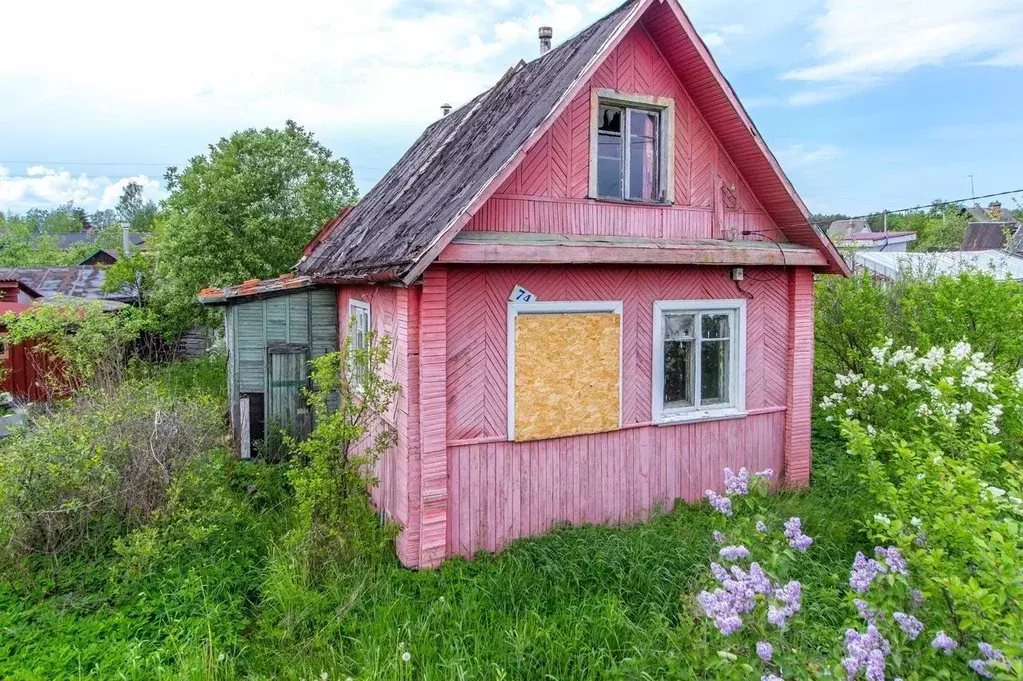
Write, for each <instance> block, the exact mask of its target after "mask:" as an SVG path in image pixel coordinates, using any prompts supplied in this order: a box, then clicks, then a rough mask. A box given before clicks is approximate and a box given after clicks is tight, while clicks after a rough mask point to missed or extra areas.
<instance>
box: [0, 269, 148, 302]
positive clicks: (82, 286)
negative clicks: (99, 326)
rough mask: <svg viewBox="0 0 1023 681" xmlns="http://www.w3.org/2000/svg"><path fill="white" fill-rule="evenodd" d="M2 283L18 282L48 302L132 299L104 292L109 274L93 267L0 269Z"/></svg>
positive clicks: (128, 296) (121, 300)
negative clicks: (61, 297)
mask: <svg viewBox="0 0 1023 681" xmlns="http://www.w3.org/2000/svg"><path fill="white" fill-rule="evenodd" d="M0 279H17V280H18V281H20V282H23V283H24V284H26V285H27V286H29V287H30V288H32V289H34V290H36V291H38V292H39V293H40V294H42V297H43V298H46V299H52V298H54V297H57V296H65V297H68V298H84V299H86V300H107V301H118V302H131V301H132V299H133V298H132V296H131V295H130V294H128V293H106V292H104V291H103V288H102V287H103V281H104V280H105V279H106V272H105V270H104V268H102V267H95V266H92V265H78V266H75V267H12V268H7V269H0Z"/></svg>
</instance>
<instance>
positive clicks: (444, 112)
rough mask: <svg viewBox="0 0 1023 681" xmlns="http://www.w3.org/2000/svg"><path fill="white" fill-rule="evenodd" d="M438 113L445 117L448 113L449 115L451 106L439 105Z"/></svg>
mask: <svg viewBox="0 0 1023 681" xmlns="http://www.w3.org/2000/svg"><path fill="white" fill-rule="evenodd" d="M440 112H441V114H442V115H444V116H447V115H448V114H449V113H451V105H450V104H441V105H440Z"/></svg>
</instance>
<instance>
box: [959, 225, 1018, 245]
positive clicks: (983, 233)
mask: <svg viewBox="0 0 1023 681" xmlns="http://www.w3.org/2000/svg"><path fill="white" fill-rule="evenodd" d="M1015 226H1016V225H1014V224H1013V223H1011V222H971V223H970V224H969V225H967V227H966V234H964V235H963V243H962V245H961V246H960V247H959V250H960V251H986V250H991V249H994V250H998V249H1000V248H1002V246H1004V245H1005V238H1006V236H1008V234H1007V233H1011V232H1012V230H1013V228H1014V227H1015Z"/></svg>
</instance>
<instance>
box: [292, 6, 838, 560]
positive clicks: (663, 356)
mask: <svg viewBox="0 0 1023 681" xmlns="http://www.w3.org/2000/svg"><path fill="white" fill-rule="evenodd" d="M328 227H329V229H326V230H325V231H324V232H323V233H321V234H320V235H319V236H318V237H317V239H316V241H315V242H314V243H313V244H311V245H310V248H309V249H308V250H307V254H306V256H305V257H303V259H302V262H300V263H299V265H298V276H299V277H301V278H303V280H304V281H308V282H314V283H316V284H317V285H320V286H323V285H328V286H334V287H336V289H337V297H338V298H337V300H338V310H339V313H338V316H339V319H338V324H339V326H340V328H341V331H342V333H344V332H345V330H346V326H347V323H348V320H349V318H350V317H352V316H354V317H355V319H356V321H357V326H358V328H359V329H360V330H365V329H370V328H372V329H375V330H376V331H378V332H379V333H380V334H387V335H388V336H389V337H390V338H391V339H392V343H393V366H392V371H393V376H394V378H395V379H396V380H397V381H398V382H399V383H400V385H401V388H402V390H401V394H400V396H399V398H398V399H397V404H396V405H395V408H394V411H393V414H391V416H390V418H392V419H393V423H394V425H395V426H396V428H397V431H398V433H399V439H398V444H397V446H396V447H395V448H394V449H393V451H390V452H389V453H388V454H387V455H386V456H385V457H384V458H383V459H382V460H381V462H380V464H379V471H378V474H379V478H380V480H381V484H380V486H379V488H378V489H376V490H374V500H375V502H376V503H377V504H378V505H379V506H380V507H381V508H382V509H383V510H384V511H385V512H386V513H387V514H388V515H389V517H390V518H391V519H392V520H393V521H394V522H396V523H398V524H399V525H400V526H401V527H402V528H403V529H402V531H401V533H400V535H399V537H398V540H397V551H398V555H399V557H400V559H401V561H402V562H403V563H404V564H405V565H408V566H411V567H424V566H433V565H437V564H438V563H439V562H441V561H442V560H443V559H445V558H447V557H449V556H456V555H462V556H470V555H472V554H473V553H475V552H476V551H479V550H486V551H497V550H499V549H500V548H501V547H502V546H504V545H505V544H507V543H508V542H510V541H511V540H513V539H516V538H518V537H525V536H529V535H535V534H538V533H542V532H544V531H547V530H549V529H550V528H551V527H553V526H554V525H555V524H558V523H623V522H630V521H633V520H637V519H642V518H644V517H645V516H646V515H647V514H648V513H649V511H650V510H651V509H653V508H655V507H658V506H659V507H662V508H670V507H671V506H672V505H673V504H674V503H675V502H676V500H678V499H682V500H686V501H696V500H698V499H699V498H700V497H701V496H702V495H703V493H704V490H706V489H719V488H721V487H722V469H723V468H724V467H725V466H731V467H734V468H737V467H739V466H748V467H751V468H755V469H758V470H759V469H763V468H768V467H771V468H773V469H775V470H776V471H778V472H779V473H780V475H781V479H782V480H783V481H784V482H785V483H790V484H794V485H805V484H807V483H808V480H809V475H810V402H811V392H812V391H811V387H812V386H811V380H812V378H811V377H812V368H813V367H812V363H813V304H814V301H813V276H814V273H815V272H818V273H838V274H844V273H846V267H845V265H844V263H843V261H842V259H841V257H840V256H839V255H838V253H837V252H836V250H835V248H834V247H833V246H832V244H831V242H830V241H829V240H828V238H827V237H826V236H825V235H824V234H823V233H822V232H821V231H820V230H819V229H818V227H817V226H816V225H815V224H814V223H813V221H812V220H811V218H810V214H809V212H808V211H807V209H806V206H804V205H803V202H802V201H801V200H800V198H799V197H798V196H797V195H796V192H795V190H794V189H793V188H792V185H791V184H790V183H789V181H788V180H787V179H786V177H785V175H784V173H783V172H782V170H781V168H780V167H779V165H778V162H777V161H776V160H775V158H774V156H773V155H772V154H771V152H770V151H769V150H768V148H767V145H766V144H765V143H764V140H763V139H762V138H761V137H760V135H759V133H758V132H757V129H756V127H755V126H754V125H753V123H752V122H751V120H750V118H749V116H748V115H747V114H746V112H745V111H744V110H743V108H742V106H741V104H740V103H739V101H738V99H737V98H736V96H735V93H734V92H733V91H732V89H731V87H730V86H729V84H728V82H727V81H726V80H725V78H724V77H723V76H722V74H721V73H720V71H719V70H718V68H717V66H716V65H715V63H714V61H713V59H712V58H711V56H710V53H709V52H708V50H707V47H706V45H704V43H703V42H702V41H701V40H700V38H699V36H697V34H696V31H695V30H694V29H693V26H692V24H691V23H690V21H689V19H688V18H687V17H686V15H685V13H684V12H683V10H682V7H681V6H680V5H679V4H678V2H677V0H631V1H630V2H627V3H625V4H624V5H622V6H621V7H620V8H618V9H616V10H615V11H613V12H612V13H611V14H609V15H608V16H606V17H604V18H603V19H601V20H599V21H598V22H596V23H595V24H593V25H592V26H590V27H589V28H587V29H585V30H584V31H583V32H582V33H580V34H579V35H577V36H576V37H574V38H572V39H571V40H569V41H568V42H565V43H564V44H562V45H560V46H558V47H557V48H555V49H553V50H550V51H547V52H546V53H545V54H543V56H541V57H540V58H539V59H536V60H534V61H532V62H530V63H519V64H518V65H516V66H514V67H513V68H511V69H509V70H508V72H507V73H506V74H505V75H504V76H503V77H502V78H501V80H500V81H499V82H498V83H497V84H496V85H494V87H492V88H491V89H490V90H488V91H486V92H484V93H482V94H480V95H479V96H477V97H476V98H475V99H473V100H472V101H470V102H468V103H467V104H465V105H464V106H462V107H461V108H458V109H456V110H454V111H452V112H450V113H449V114H448V115H446V116H444V117H442V118H440V119H439V120H438V121H437V122H436V123H434V124H433V125H431V126H430V127H429V128H428V129H427V130H426V131H425V132H424V133H423V135H422V136H421V137H420V138H419V140H418V141H417V142H416V143H415V144H414V145H413V146H412V148H411V149H409V150H408V152H407V153H406V154H405V155H404V156H403V157H402V158H401V159H400V160H399V161H398V163H397V164H396V165H395V166H394V167H393V168H392V169H391V170H390V171H389V172H388V173H387V175H386V176H384V178H383V179H382V180H381V181H380V183H379V184H378V185H377V186H376V187H374V188H373V190H372V191H371V192H370V193H369V194H368V195H367V196H366V197H365V198H364V199H363V200H362V201H361V202H360V203H359V204H358V205H357V206H355V207H354V208H353V209H352V210H351V211H349V212H348V213H346V214H344V215H343V216H341V217H340V218H339V219H338V220H335V221H334V222H332V223H331V224H330V225H329V226H328Z"/></svg>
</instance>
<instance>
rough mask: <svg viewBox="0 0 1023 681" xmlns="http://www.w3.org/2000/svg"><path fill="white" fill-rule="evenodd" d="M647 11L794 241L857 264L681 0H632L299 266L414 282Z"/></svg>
mask: <svg viewBox="0 0 1023 681" xmlns="http://www.w3.org/2000/svg"><path fill="white" fill-rule="evenodd" d="M641 18H643V19H644V22H645V26H646V28H647V30H648V32H650V34H651V36H652V37H653V38H654V40H655V41H657V42H658V43H659V44H661V45H663V46H664V47H663V48H662V52H663V54H664V56H665V58H666V59H667V61H668V62H669V64H670V65H671V66H672V67H673V68H674V69H675V70H676V71H677V72H678V73H679V77H680V78H681V79H682V81H683V82H684V83H685V84H686V87H687V89H689V92H690V96H691V97H692V98H693V100H694V102H695V103H696V105H697V107H698V108H699V109H700V110H701V112H703V114H704V116H705V117H706V119H707V121H708V123H709V124H710V126H711V128H712V130H713V131H714V133H715V134H716V135H717V137H718V139H719V140H720V141H721V143H722V145H723V146H724V147H725V150H726V151H727V152H728V154H729V155H730V156H731V158H732V160H733V161H734V163H735V164H736V166H737V167H738V169H739V171H740V172H741V173H742V174H743V175H744V176H745V177H746V178H747V180H748V181H749V182H750V184H751V187H752V188H753V190H754V193H755V194H756V195H757V197H758V199H759V200H760V201H761V203H762V205H763V206H764V208H765V209H766V210H767V212H768V213H769V214H770V215H771V217H772V218H773V219H774V220H775V222H776V223H777V224H778V225H779V227H780V228H782V229H783V231H785V232H786V234H787V235H788V236H789V238H790V239H792V240H793V241H795V242H797V243H803V244H807V245H813V246H814V247H817V248H820V249H822V250H823V251H824V252H825V254H826V256H827V258H828V263H829V267H828V270H829V271H833V272H848V269H847V267H846V265H845V263H844V261H843V260H842V258H841V256H840V255H839V254H838V251H837V250H836V249H835V247H834V245H833V244H832V243H831V242H830V240H829V239H828V237H827V236H826V235H825V234H824V233H823V232H822V231H821V230H820V229H819V228H818V227H817V226H816V225H815V224H814V223H813V221H812V219H811V218H810V213H809V211H808V210H807V209H806V206H805V205H803V203H802V201H801V200H800V199H799V197H798V195H796V193H795V190H794V189H793V188H792V185H791V184H790V183H789V181H788V179H787V178H786V177H785V175H784V173H783V172H782V171H781V168H780V166H779V165H778V162H777V160H775V158H774V156H773V155H772V154H771V152H770V151H769V150H768V149H767V146H766V145H765V144H764V142H763V140H762V139H761V138H760V136H759V133H757V131H756V128H755V127H754V126H753V124H752V122H751V121H750V120H749V117H748V115H747V114H746V112H745V111H744V110H743V109H742V106H741V105H740V104H739V101H738V98H737V97H736V96H735V93H734V91H733V90H732V88H731V86H730V85H729V84H728V82H727V81H726V80H725V79H724V76H722V75H721V72H720V71H719V70H718V68H717V65H716V64H715V63H714V61H713V59H712V58H711V56H710V53H709V51H708V50H707V48H706V46H705V45H704V44H703V42H702V41H701V40H700V38H699V36H698V35H697V34H696V31H695V29H694V28H693V26H692V24H691V23H690V22H689V19H688V18H687V17H686V16H685V13H684V12H683V11H682V8H681V7H680V6H679V5H678V2H677V0H656V1H655V0H629V1H628V2H626V3H625V4H623V5H621V6H620V7H618V8H617V9H615V10H614V11H612V12H611V13H610V14H608V15H607V16H605V17H604V18H602V19H600V20H598V21H597V22H595V23H594V24H592V25H591V26H589V27H588V28H586V29H585V30H583V31H582V32H581V33H580V34H578V35H577V36H575V37H574V38H572V39H571V40H569V41H567V42H565V43H563V44H562V45H560V46H558V47H557V48H555V49H554V50H552V51H551V52H548V53H547V54H546V55H544V56H542V57H540V58H539V59H536V60H534V61H532V62H529V63H528V64H527V63H521V62H520V63H519V64H518V65H516V66H515V67H512V68H511V69H509V70H508V72H507V73H506V74H505V75H504V77H503V78H502V79H501V80H500V81H499V82H498V83H497V84H496V85H495V86H494V87H493V88H491V89H490V90H487V91H486V92H484V93H482V94H480V95H478V96H477V97H475V98H474V99H472V100H471V101H470V102H469V103H467V104H465V105H464V106H462V107H461V108H459V109H458V110H456V111H454V112H452V113H450V114H449V115H447V116H445V117H443V118H441V119H440V120H439V121H437V122H436V123H434V124H433V125H431V126H430V127H428V128H427V129H426V131H425V132H424V133H423V134H422V136H420V138H419V139H418V140H417V141H416V142H415V144H413V145H412V147H411V148H410V149H409V150H408V151H407V152H406V153H405V155H404V156H402V158H401V159H400V160H399V161H398V163H397V164H395V166H394V167H393V168H391V170H390V171H388V173H387V174H386V175H384V177H383V178H382V179H381V180H380V182H379V183H378V184H377V185H376V186H375V187H374V188H373V189H372V190H371V191H370V192H369V193H368V194H367V195H366V197H365V198H364V199H363V200H362V201H361V202H360V203H358V204H357V205H356V206H355V207H354V208H353V209H352V210H351V212H350V213H348V214H347V216H345V217H343V219H342V220H341V222H340V224H339V225H335V226H334V227H332V228H331V229H330V230H327V231H328V232H329V233H328V234H326V235H324V238H323V240H322V242H321V243H319V245H317V246H314V247H313V249H312V251H311V252H310V253H307V254H306V255H305V256H304V257H303V259H302V260H301V261H300V262H299V265H298V273H299V274H300V275H303V276H310V277H315V278H317V279H320V280H335V281H360V280H369V281H374V280H380V281H385V280H392V281H394V280H398V281H403V282H404V283H406V284H410V283H412V282H413V281H415V279H417V278H418V277H419V275H420V274H421V273H422V271H423V270H424V269H425V268H426V267H427V266H428V265H429V264H430V262H432V261H433V260H434V259H435V258H436V257H437V256H438V255H439V253H440V251H441V250H442V249H443V248H444V246H446V245H447V243H449V242H450V240H451V239H452V238H454V236H455V234H457V232H458V230H459V229H461V227H462V226H464V224H465V223H466V222H467V221H468V220H469V218H470V217H471V216H472V214H473V213H474V212H475V211H476V210H478V209H479V207H480V206H482V204H483V203H484V202H485V201H486V199H487V198H489V196H490V194H492V193H493V192H494V191H495V190H496V188H497V187H498V186H500V184H501V182H502V181H503V180H504V179H505V178H506V177H507V175H508V174H509V173H510V172H511V171H512V170H514V168H515V166H516V165H517V164H518V162H519V161H520V160H521V158H522V157H523V156H524V155H525V153H526V152H527V151H528V150H529V148H530V147H531V146H532V144H533V143H534V142H535V141H536V140H537V139H539V138H540V137H541V136H542V135H543V133H544V132H545V131H546V129H547V128H548V127H549V126H550V124H551V123H553V121H554V119H555V118H556V117H557V116H558V115H559V114H560V113H561V111H562V110H563V109H564V107H565V106H566V105H567V104H568V102H569V101H570V100H571V99H572V97H573V96H574V95H575V93H576V92H577V91H578V90H579V89H580V88H582V87H583V86H584V84H585V83H586V82H587V80H588V79H589V77H590V76H591V75H592V73H593V72H594V71H595V70H596V68H597V66H599V64H600V63H601V62H602V61H603V59H604V58H605V57H606V56H607V55H608V54H609V53H610V52H611V50H613V49H614V47H615V46H616V45H617V43H618V41H619V40H620V39H621V37H622V36H623V35H624V34H625V33H626V32H627V31H628V30H629V29H630V28H632V26H633V25H635V24H636V23H637V22H638V21H639V20H640V19H641Z"/></svg>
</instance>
